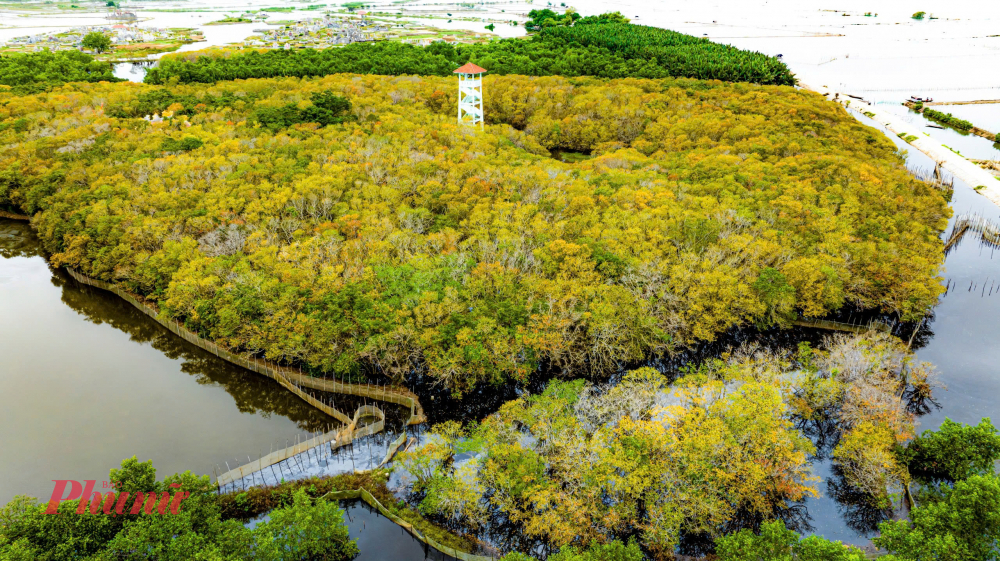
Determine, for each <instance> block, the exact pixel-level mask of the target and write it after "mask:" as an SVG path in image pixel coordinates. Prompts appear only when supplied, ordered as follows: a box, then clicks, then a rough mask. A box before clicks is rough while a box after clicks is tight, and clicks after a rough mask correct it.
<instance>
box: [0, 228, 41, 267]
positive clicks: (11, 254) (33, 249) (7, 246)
mask: <svg viewBox="0 0 1000 561" xmlns="http://www.w3.org/2000/svg"><path fill="white" fill-rule="evenodd" d="M39 255H42V244H41V243H39V241H38V238H37V237H35V233H34V232H32V231H31V226H29V225H28V223H27V222H20V221H17V220H5V219H3V218H0V258H3V259H13V258H15V257H36V256H39Z"/></svg>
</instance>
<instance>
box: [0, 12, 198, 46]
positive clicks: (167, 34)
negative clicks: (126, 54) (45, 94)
mask: <svg viewBox="0 0 1000 561" xmlns="http://www.w3.org/2000/svg"><path fill="white" fill-rule="evenodd" d="M107 19H108V23H107V24H105V25H93V26H81V27H75V28H73V29H70V30H69V31H61V32H54V31H53V32H44V33H39V34H37V35H24V36H21V37H14V38H12V39H10V40H8V41H6V42H0V49H3V50H6V51H19V52H32V51H41V50H45V49H48V50H51V51H65V50H79V51H82V52H85V53H90V54H96V53H93V52H92V51H90V50H88V49H86V48H84V47H83V44H82V43H83V38H84V37H86V36H87V34H88V33H92V32H95V31H96V32H99V33H103V34H105V35H107V36H108V37H109V38H110V39H111V44H112V45H114V46H115V47H122V46H129V45H141V44H148V43H165V42H177V43H178V45H177V46H179V44H181V43H187V42H191V41H196V40H198V39H199V37H192V36H191V31H192V30H188V29H167V28H160V27H144V26H139V25H138V24H137V21H138V18H137V17H136V15H135V13H133V12H129V11H124V10H115V11H114V12H109V13H108V16H107ZM174 48H176V47H174Z"/></svg>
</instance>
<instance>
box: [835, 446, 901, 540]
mask: <svg viewBox="0 0 1000 561" xmlns="http://www.w3.org/2000/svg"><path fill="white" fill-rule="evenodd" d="M826 490H827V493H828V494H829V495H830V497H831V498H833V500H834V501H836V503H837V512H839V513H840V515H841V516H842V517H843V518H844V521H845V522H846V523H847V527H848V528H850V529H851V530H854V531H855V532H857V533H858V535H859V536H862V537H866V538H870V537H872V536H874V535H875V533H876V532H877V531H878V525H879V523H881V522H884V521H886V520H890V519H892V517H893V514H894V513H895V511H894V509H893V508H892V506H890V507H888V508H879V507H878V506H875V505H873V504H872V497H871V495H869V494H867V493H865V492H864V491H861V490H860V489H858V488H857V487H855V486H853V485H851V484H850V483H848V482H847V480H846V479H844V474H843V473H842V472H841V470H840V467H838V466H837V464H833V475H832V477H830V478H829V479H827V481H826Z"/></svg>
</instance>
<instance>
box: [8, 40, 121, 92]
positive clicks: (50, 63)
mask: <svg viewBox="0 0 1000 561" xmlns="http://www.w3.org/2000/svg"><path fill="white" fill-rule="evenodd" d="M101 81H104V82H117V81H120V79H119V78H115V76H114V74H113V73H112V71H111V65H110V64H108V63H107V62H100V61H97V60H94V57H92V56H90V55H88V54H84V53H81V52H79V51H56V52H52V51H48V50H45V51H41V52H37V53H12V54H4V55H0V84H2V85H5V86H11V87H12V88H13V91H14V92H15V93H22V94H25V93H35V92H38V91H43V90H45V89H48V88H51V87H53V86H56V85H59V84H64V83H66V82H101Z"/></svg>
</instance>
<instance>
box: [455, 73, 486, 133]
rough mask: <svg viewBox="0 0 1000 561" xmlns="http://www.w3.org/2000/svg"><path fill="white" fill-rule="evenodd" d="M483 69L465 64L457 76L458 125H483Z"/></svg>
mask: <svg viewBox="0 0 1000 561" xmlns="http://www.w3.org/2000/svg"><path fill="white" fill-rule="evenodd" d="M485 73H486V69H485V68H481V67H479V66H476V65H475V64H472V63H471V62H467V63H465V64H464V65H463V66H462V67H461V68H459V69H457V70H455V74H458V124H460V125H461V124H470V125H472V126H476V125H479V128H480V129H482V128H483V127H484V125H483V74H485Z"/></svg>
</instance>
